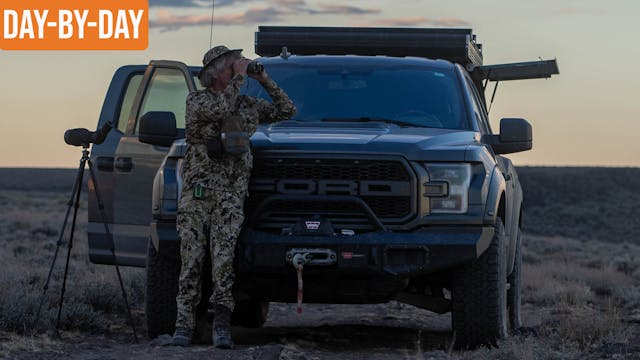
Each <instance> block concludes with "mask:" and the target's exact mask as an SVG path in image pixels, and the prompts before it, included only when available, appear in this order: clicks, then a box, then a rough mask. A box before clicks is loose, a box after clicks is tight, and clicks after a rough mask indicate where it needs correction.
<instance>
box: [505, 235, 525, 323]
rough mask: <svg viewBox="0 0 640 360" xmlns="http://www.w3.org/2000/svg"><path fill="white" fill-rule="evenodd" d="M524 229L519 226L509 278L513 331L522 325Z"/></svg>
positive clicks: (510, 313)
mask: <svg viewBox="0 0 640 360" xmlns="http://www.w3.org/2000/svg"><path fill="white" fill-rule="evenodd" d="M521 248H522V231H521V230H520V228H518V238H517V239H516V256H515V259H514V263H513V271H512V272H511V275H509V277H508V278H507V282H508V283H509V285H510V286H509V290H508V291H507V308H508V309H509V326H511V330H512V331H518V329H520V328H521V327H522V318H521V316H520V312H521V306H522V299H521V297H522V280H521V278H522V250H521Z"/></svg>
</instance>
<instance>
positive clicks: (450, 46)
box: [255, 26, 482, 66]
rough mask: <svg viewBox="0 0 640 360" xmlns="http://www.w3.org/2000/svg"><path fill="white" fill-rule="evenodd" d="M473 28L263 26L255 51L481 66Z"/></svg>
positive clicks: (258, 34) (256, 39) (275, 53)
mask: <svg viewBox="0 0 640 360" xmlns="http://www.w3.org/2000/svg"><path fill="white" fill-rule="evenodd" d="M475 40H476V36H475V35H473V33H472V30H471V29H419V28H415V29H414V28H360V27H353V28H350V27H300V26H260V27H259V28H258V31H257V32H256V35H255V52H256V54H258V55H260V56H278V55H279V54H280V53H281V51H282V48H283V47H284V46H286V47H287V49H288V50H289V51H290V52H291V53H292V54H295V55H319V54H324V55H369V56H375V55H386V56H399V57H403V56H415V57H424V58H430V59H445V60H449V61H451V62H456V63H460V64H462V65H465V66H467V65H473V66H480V65H482V46H481V45H480V44H477V43H476V41H475Z"/></svg>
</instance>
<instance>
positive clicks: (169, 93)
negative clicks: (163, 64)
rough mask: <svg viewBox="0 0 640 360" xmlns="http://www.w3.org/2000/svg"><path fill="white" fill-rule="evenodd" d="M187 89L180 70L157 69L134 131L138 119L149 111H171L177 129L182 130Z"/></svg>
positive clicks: (138, 124) (137, 125) (145, 95)
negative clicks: (174, 117)
mask: <svg viewBox="0 0 640 360" xmlns="http://www.w3.org/2000/svg"><path fill="white" fill-rule="evenodd" d="M188 94H189V88H188V87H187V80H186V78H185V77H184V75H183V73H182V71H181V70H178V69H168V68H158V69H156V70H155V71H154V72H153V75H152V77H151V81H150V82H149V86H148V88H147V91H146V93H145V94H144V98H143V99H142V106H141V107H140V112H139V113H138V119H137V120H136V130H135V133H136V134H137V133H138V127H139V126H140V122H139V120H140V117H142V115H144V114H146V113H147V112H149V111H171V112H173V113H174V114H175V116H176V125H177V127H178V129H184V115H185V107H186V100H187V95H188Z"/></svg>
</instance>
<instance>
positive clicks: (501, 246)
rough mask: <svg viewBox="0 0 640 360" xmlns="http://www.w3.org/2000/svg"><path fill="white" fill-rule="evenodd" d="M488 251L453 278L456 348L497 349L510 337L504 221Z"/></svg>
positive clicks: (457, 271)
mask: <svg viewBox="0 0 640 360" xmlns="http://www.w3.org/2000/svg"><path fill="white" fill-rule="evenodd" d="M494 230H495V231H494V235H493V238H492V239H491V244H490V245H489V248H487V250H486V251H485V252H484V253H483V254H482V255H481V256H480V257H479V258H478V259H476V260H475V261H473V262H472V263H470V264H468V265H465V266H463V267H461V268H460V269H458V270H456V271H455V272H454V273H453V277H452V291H451V292H452V294H451V297H452V299H451V300H452V313H451V320H452V327H453V331H454V336H455V342H456V347H458V348H463V349H475V348H477V347H479V346H482V345H487V346H492V345H493V346H496V345H497V342H498V340H500V339H503V338H505V337H506V336H507V320H508V319H507V318H508V316H507V290H506V288H507V287H506V284H507V274H506V273H507V266H506V265H507V263H506V235H505V230H504V225H503V223H502V220H501V219H500V218H498V219H497V220H496V223H495V224H494Z"/></svg>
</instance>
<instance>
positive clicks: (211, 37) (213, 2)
mask: <svg viewBox="0 0 640 360" xmlns="http://www.w3.org/2000/svg"><path fill="white" fill-rule="evenodd" d="M215 9H216V0H211V34H210V35H209V49H211V45H212V43H213V14H214V11H215Z"/></svg>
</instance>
